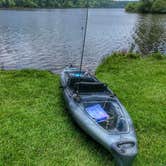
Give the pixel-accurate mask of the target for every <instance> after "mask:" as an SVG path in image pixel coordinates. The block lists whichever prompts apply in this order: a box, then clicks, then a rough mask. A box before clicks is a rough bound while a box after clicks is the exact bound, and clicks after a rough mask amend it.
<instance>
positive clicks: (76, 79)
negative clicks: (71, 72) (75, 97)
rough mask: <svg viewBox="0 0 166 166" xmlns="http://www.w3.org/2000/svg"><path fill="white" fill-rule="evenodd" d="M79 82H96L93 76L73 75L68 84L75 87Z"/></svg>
mask: <svg viewBox="0 0 166 166" xmlns="http://www.w3.org/2000/svg"><path fill="white" fill-rule="evenodd" d="M78 82H95V79H94V78H93V77H71V78H70V80H69V83H68V86H69V87H70V88H71V89H73V88H74V86H75V84H76V83H78Z"/></svg>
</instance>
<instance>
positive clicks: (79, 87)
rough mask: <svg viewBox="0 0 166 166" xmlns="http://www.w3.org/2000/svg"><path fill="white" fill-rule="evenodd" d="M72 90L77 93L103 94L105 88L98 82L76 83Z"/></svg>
mask: <svg viewBox="0 0 166 166" xmlns="http://www.w3.org/2000/svg"><path fill="white" fill-rule="evenodd" d="M74 90H75V91H79V92H105V91H107V86H106V85H105V84H103V83H100V82H77V83H75V84H74Z"/></svg>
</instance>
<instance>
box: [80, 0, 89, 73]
mask: <svg viewBox="0 0 166 166" xmlns="http://www.w3.org/2000/svg"><path fill="white" fill-rule="evenodd" d="M88 6H89V2H88V0H87V1H86V21H85V28H84V27H82V30H84V37H83V46H82V52H81V62H80V74H81V71H82V64H83V58H84V52H85V42H86V35H87V27H88V15H89V10H88Z"/></svg>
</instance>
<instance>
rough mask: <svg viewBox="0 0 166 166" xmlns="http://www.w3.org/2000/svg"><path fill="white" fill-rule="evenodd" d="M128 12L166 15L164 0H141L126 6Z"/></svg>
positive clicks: (165, 1) (165, 2) (165, 0)
mask: <svg viewBox="0 0 166 166" xmlns="http://www.w3.org/2000/svg"><path fill="white" fill-rule="evenodd" d="M126 11H128V12H141V13H166V0H141V1H140V2H132V3H129V4H128V5H127V6H126Z"/></svg>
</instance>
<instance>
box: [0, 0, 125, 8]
mask: <svg viewBox="0 0 166 166" xmlns="http://www.w3.org/2000/svg"><path fill="white" fill-rule="evenodd" d="M116 4H117V6H118V5H123V6H124V4H125V2H117V3H115V2H114V3H113V1H112V0H91V1H89V7H111V6H112V5H114V6H116ZM0 7H6V8H8V7H33V8H34V7H40V8H44V7H46V8H54V7H56V8H67V7H86V0H0Z"/></svg>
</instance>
